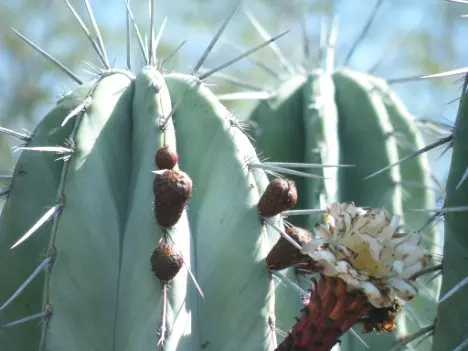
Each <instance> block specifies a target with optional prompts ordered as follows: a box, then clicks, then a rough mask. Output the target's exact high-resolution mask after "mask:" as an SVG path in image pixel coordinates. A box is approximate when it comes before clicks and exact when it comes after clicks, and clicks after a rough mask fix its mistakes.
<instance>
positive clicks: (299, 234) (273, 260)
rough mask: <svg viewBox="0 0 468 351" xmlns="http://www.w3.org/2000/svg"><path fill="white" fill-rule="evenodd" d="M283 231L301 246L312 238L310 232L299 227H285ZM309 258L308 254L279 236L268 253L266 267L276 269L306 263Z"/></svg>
mask: <svg viewBox="0 0 468 351" xmlns="http://www.w3.org/2000/svg"><path fill="white" fill-rule="evenodd" d="M285 233H286V234H288V235H289V236H290V237H291V239H293V240H294V241H295V242H297V243H298V244H299V245H301V246H304V245H305V244H306V243H308V242H309V241H311V240H312V239H313V238H312V234H311V233H310V232H309V231H307V230H305V229H302V228H299V227H290V228H287V229H286V230H285ZM309 260H310V256H309V255H304V254H302V253H301V252H300V251H299V250H298V249H297V248H296V247H294V246H293V245H292V244H291V243H290V242H289V241H287V240H286V239H285V238H283V237H281V238H279V239H278V241H277V242H276V244H275V246H273V248H272V249H271V251H270V252H269V253H268V256H267V257H266V264H267V267H268V269H271V270H274V271H277V270H281V269H285V268H288V267H291V266H294V265H296V264H299V263H306V262H308V261H309Z"/></svg>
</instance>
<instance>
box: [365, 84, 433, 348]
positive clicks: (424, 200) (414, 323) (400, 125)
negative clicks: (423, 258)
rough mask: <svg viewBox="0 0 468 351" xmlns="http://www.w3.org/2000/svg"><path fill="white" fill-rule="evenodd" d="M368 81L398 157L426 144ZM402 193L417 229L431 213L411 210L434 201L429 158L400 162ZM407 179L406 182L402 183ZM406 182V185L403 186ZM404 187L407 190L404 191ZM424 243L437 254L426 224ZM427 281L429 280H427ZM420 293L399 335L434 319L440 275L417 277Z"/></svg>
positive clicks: (403, 112) (385, 91)
mask: <svg viewBox="0 0 468 351" xmlns="http://www.w3.org/2000/svg"><path fill="white" fill-rule="evenodd" d="M368 79H369V80H371V81H372V82H373V85H374V87H375V88H376V89H378V90H379V92H380V93H381V94H382V99H383V101H384V104H385V106H386V108H387V112H388V115H389V117H390V121H391V123H392V125H393V127H394V130H395V132H396V133H397V134H396V135H395V137H396V139H397V140H400V141H401V142H400V143H398V157H399V159H402V158H403V157H406V156H408V155H409V154H411V153H412V152H414V151H416V150H419V149H421V148H422V147H424V146H425V144H424V142H423V140H422V137H421V135H420V133H419V131H418V130H417V129H416V127H415V124H414V117H413V116H412V115H411V114H410V113H409V112H408V110H407V108H406V107H405V106H404V104H403V103H402V101H401V100H400V98H399V97H398V96H397V95H396V94H395V93H394V92H393V91H392V90H391V89H390V88H389V86H388V85H387V84H386V83H385V81H384V80H381V79H377V78H375V77H372V76H369V77H368ZM400 172H401V178H402V184H401V186H402V188H403V189H404V190H403V191H404V192H405V191H406V194H403V211H404V212H405V213H404V221H405V228H406V230H408V231H415V230H419V229H420V228H421V227H422V226H423V225H424V224H425V223H428V222H429V221H430V215H429V214H428V213H425V212H415V211H411V210H414V209H422V208H431V207H432V206H434V203H435V196H434V191H433V190H431V188H432V184H431V179H430V168H429V160H428V158H427V156H426V155H421V156H419V157H417V158H415V159H414V160H412V161H409V162H403V163H401V164H400ZM405 182H406V183H405ZM406 184H409V185H406ZM405 188H406V190H405ZM420 234H421V236H422V240H423V245H424V247H425V248H426V249H428V250H429V251H430V252H433V253H434V254H437V253H440V249H441V243H440V240H439V237H438V231H437V228H436V227H435V226H427V227H426V228H425V229H424V230H423V231H422V232H420ZM428 280H429V281H428ZM418 281H419V283H420V285H421V288H420V290H421V293H420V294H419V295H418V296H416V297H415V298H414V299H413V300H412V301H411V310H412V312H413V313H404V314H400V316H399V317H398V321H397V324H398V330H399V334H406V335H411V334H413V333H416V332H417V331H418V330H420V329H421V327H424V326H426V325H427V324H429V323H430V322H431V321H432V320H433V319H434V318H435V304H436V302H437V299H438V295H439V292H440V284H441V278H440V277H438V278H435V279H432V278H431V277H429V278H426V277H421V278H420V279H419V280H418ZM431 346H432V337H427V338H425V339H424V341H422V342H421V343H420V344H419V346H418V347H419V349H420V350H426V349H427V350H429V349H430V348H431Z"/></svg>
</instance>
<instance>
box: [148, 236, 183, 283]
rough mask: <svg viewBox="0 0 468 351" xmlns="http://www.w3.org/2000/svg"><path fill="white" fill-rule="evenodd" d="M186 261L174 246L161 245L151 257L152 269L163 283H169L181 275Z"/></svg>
mask: <svg viewBox="0 0 468 351" xmlns="http://www.w3.org/2000/svg"><path fill="white" fill-rule="evenodd" d="M183 264H184V259H183V257H182V254H181V253H180V252H179V251H178V250H177V249H176V247H175V246H174V245H170V244H164V243H161V245H159V247H158V248H156V249H155V250H154V251H153V254H152V255H151V268H152V271H153V273H154V275H155V276H156V277H158V278H159V280H161V281H162V282H169V281H170V280H172V279H173V278H174V277H175V276H176V275H177V273H179V271H180V269H181V268H182V265H183Z"/></svg>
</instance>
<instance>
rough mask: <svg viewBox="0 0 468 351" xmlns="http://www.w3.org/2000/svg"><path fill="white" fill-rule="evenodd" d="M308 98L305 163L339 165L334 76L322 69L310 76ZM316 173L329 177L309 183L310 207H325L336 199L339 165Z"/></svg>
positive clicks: (311, 223) (305, 95) (313, 220)
mask: <svg viewBox="0 0 468 351" xmlns="http://www.w3.org/2000/svg"><path fill="white" fill-rule="evenodd" d="M302 92H303V101H304V112H303V119H304V122H303V123H304V132H305V137H304V138H305V145H304V146H305V155H304V161H305V163H316V164H326V165H337V164H338V162H339V147H338V144H339V139H338V138H337V137H336V135H337V134H338V111H337V108H336V104H335V103H334V102H335V87H334V84H333V80H332V78H331V76H330V75H329V74H327V73H324V72H321V71H318V72H316V73H315V74H312V75H310V76H309V77H308V79H307V83H306V84H305V85H304V88H303V89H302ZM316 174H317V175H320V176H323V177H325V178H326V179H325V180H324V179H310V180H308V181H307V182H306V192H305V194H307V196H308V197H309V199H307V208H324V207H325V206H326V205H327V203H328V202H332V201H335V200H336V197H337V196H338V188H337V184H336V179H337V176H338V168H337V167H329V168H323V169H317V170H316ZM308 218H309V222H308V224H307V227H308V228H313V226H314V225H315V223H316V222H317V220H316V218H314V217H313V216H309V217H308Z"/></svg>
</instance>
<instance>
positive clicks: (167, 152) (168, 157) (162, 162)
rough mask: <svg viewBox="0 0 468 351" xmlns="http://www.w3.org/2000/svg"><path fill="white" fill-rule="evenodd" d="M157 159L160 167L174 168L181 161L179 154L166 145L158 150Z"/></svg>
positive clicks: (157, 164)
mask: <svg viewBox="0 0 468 351" xmlns="http://www.w3.org/2000/svg"><path fill="white" fill-rule="evenodd" d="M155 161H156V166H157V167H158V168H159V169H173V168H174V167H175V166H176V164H177V162H178V161H179V155H178V154H177V152H175V151H173V150H171V149H169V146H167V145H166V146H163V147H160V148H159V149H158V150H157V151H156V155H155Z"/></svg>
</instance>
